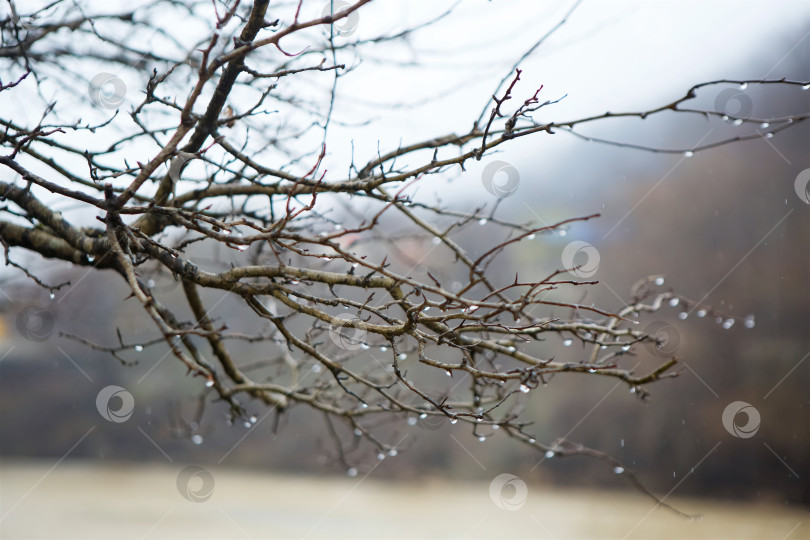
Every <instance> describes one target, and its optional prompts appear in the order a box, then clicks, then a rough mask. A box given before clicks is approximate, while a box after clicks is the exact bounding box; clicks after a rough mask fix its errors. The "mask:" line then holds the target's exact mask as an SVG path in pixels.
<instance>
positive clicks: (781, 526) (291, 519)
mask: <svg viewBox="0 0 810 540" xmlns="http://www.w3.org/2000/svg"><path fill="white" fill-rule="evenodd" d="M52 468H53V470H51V469H52ZM181 469H183V466H182V465H178V466H169V467H162V466H161V467H157V466H141V465H114V466H98V465H97V464H95V463H89V462H64V463H62V464H60V465H58V466H55V467H54V462H27V461H26V462H19V461H9V460H4V461H3V462H2V464H1V465H0V480H1V481H0V497H2V498H0V506H1V508H2V510H1V511H0V515H2V521H1V522H0V536H2V538H8V539H17V538H83V539H91V538H99V539H117V538H146V539H156V538H248V539H252V538H253V539H259V538H313V539H315V538H734V539H738V538H740V539H741V538H797V539H806V538H810V524H809V523H808V522H809V521H810V514H808V513H807V512H805V511H803V510H802V509H801V508H795V507H794V508H790V507H782V506H778V505H765V504H739V503H734V504H732V503H719V502H708V501H702V500H695V499H673V500H672V502H673V503H675V505H676V506H678V507H679V508H680V509H682V510H684V511H687V512H690V513H701V514H703V516H704V517H703V518H702V519H701V520H699V521H691V522H690V521H687V520H684V519H681V518H678V517H676V516H674V515H673V514H671V513H669V512H667V511H665V510H662V509H654V508H653V505H652V503H651V502H650V501H649V500H647V499H645V498H644V497H642V496H641V495H636V494H632V493H622V494H619V493H606V492H601V493H600V492H584V491H574V490H558V489H555V490H551V489H549V488H544V487H543V486H539V485H529V493H528V499H527V501H526V504H525V505H524V506H523V507H522V508H520V509H519V510H516V511H509V510H502V509H500V508H498V507H497V506H496V505H495V504H494V503H493V502H492V499H490V495H489V484H488V483H466V484H459V483H453V484H446V483H439V482H431V481H419V482H412V483H401V482H400V483H396V484H394V483H380V482H377V481H375V480H372V479H363V477H362V476H363V475H362V473H361V474H359V475H358V476H357V477H356V478H345V479H343V478H327V479H324V478H302V477H292V476H280V475H276V474H265V473H262V472H249V471H239V470H230V469H216V468H210V469H208V470H210V472H211V474H212V476H213V478H214V480H215V485H214V490H213V495H212V496H211V498H210V499H209V500H207V501H206V502H201V503H194V502H189V501H187V500H186V499H184V498H183V497H181V496H180V494H179V491H178V488H177V478H178V473H179V471H180V470H181ZM191 487H192V489H198V487H199V486H194V485H192V486H191ZM507 496H508V495H507Z"/></svg>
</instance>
